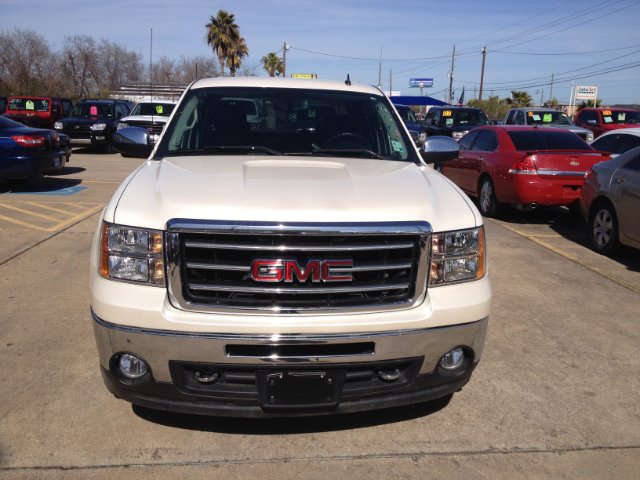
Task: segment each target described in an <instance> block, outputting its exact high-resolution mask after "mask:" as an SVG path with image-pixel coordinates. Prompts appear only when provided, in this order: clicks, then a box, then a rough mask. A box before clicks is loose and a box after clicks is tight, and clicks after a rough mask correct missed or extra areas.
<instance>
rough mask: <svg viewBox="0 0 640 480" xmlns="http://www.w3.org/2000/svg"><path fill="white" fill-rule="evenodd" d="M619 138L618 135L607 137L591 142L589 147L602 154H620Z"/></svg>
mask: <svg viewBox="0 0 640 480" xmlns="http://www.w3.org/2000/svg"><path fill="white" fill-rule="evenodd" d="M619 137H620V136H619V135H608V136H606V137H602V138H599V139H598V140H596V141H595V142H593V143H592V144H591V146H592V147H593V148H595V149H596V150H602V151H603V152H609V153H620V152H619V149H620V144H619V141H620V138H619Z"/></svg>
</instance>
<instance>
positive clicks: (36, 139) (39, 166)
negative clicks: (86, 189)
mask: <svg viewBox="0 0 640 480" xmlns="http://www.w3.org/2000/svg"><path fill="white" fill-rule="evenodd" d="M65 157H66V152H65V148H64V146H63V145H61V143H60V136H59V135H58V134H57V133H56V132H54V131H53V130H44V129H39V128H31V127H26V126H24V125H22V124H21V123H18V122H14V121H13V120H10V119H8V118H6V117H2V116H0V181H26V180H29V179H31V178H33V177H37V176H39V175H43V174H45V173H49V172H53V171H55V170H59V169H61V168H63V167H64V164H65V162H66V158H65Z"/></svg>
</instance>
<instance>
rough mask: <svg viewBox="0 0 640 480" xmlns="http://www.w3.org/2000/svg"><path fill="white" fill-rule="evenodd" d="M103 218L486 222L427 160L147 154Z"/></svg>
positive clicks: (440, 226)
mask: <svg viewBox="0 0 640 480" xmlns="http://www.w3.org/2000/svg"><path fill="white" fill-rule="evenodd" d="M456 205H457V206H456ZM451 212H459V213H456V215H452V214H451ZM104 218H105V220H107V221H112V222H115V223H119V224H123V225H134V226H140V227H146V228H156V229H164V228H166V225H167V222H168V221H169V220H171V219H175V218H182V219H192V220H228V221H265V222H307V223H309V222H334V223H335V222H351V223H353V222H389V221H420V220H423V221H424V220H426V221H428V222H429V223H431V225H432V227H433V229H434V231H444V230H455V229H459V228H463V227H467V228H468V227H470V226H473V225H479V224H480V223H481V217H480V216H479V214H478V213H477V210H476V209H475V207H473V205H472V204H471V202H470V200H469V199H468V197H466V196H465V195H464V194H462V193H461V192H460V190H459V189H457V188H456V187H454V186H453V184H452V183H451V182H450V181H449V180H448V179H446V178H444V177H443V176H442V175H440V174H439V173H438V172H436V171H434V170H433V169H432V168H431V167H428V166H419V165H415V164H413V163H406V162H394V161H384V160H368V159H344V158H341V159H333V158H323V159H309V158H304V157H302V158H301V157H298V158H296V157H257V156H255V157H245V156H190V157H172V158H165V159H164V160H161V161H154V160H148V161H147V162H145V163H144V164H143V165H141V166H140V168H139V169H138V170H137V171H135V172H134V173H132V174H131V175H130V176H129V178H128V179H126V180H125V182H124V183H123V185H122V186H121V187H120V188H119V189H118V191H116V193H115V195H114V198H113V200H112V202H111V203H110V204H109V205H108V206H107V208H106V209H105V217H104Z"/></svg>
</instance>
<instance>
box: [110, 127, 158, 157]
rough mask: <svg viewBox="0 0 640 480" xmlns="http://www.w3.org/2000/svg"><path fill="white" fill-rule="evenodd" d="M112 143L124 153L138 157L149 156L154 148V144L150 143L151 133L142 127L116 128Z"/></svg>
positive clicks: (117, 149) (118, 150)
mask: <svg viewBox="0 0 640 480" xmlns="http://www.w3.org/2000/svg"><path fill="white" fill-rule="evenodd" d="M111 145H113V148H114V149H115V150H116V151H117V152H120V153H122V154H123V155H128V156H130V157H138V158H147V157H148V156H149V155H150V154H151V151H152V150H153V144H150V143H149V134H148V133H147V131H146V130H145V129H144V128H140V127H125V128H122V129H120V130H116V131H115V132H114V133H113V137H112V138H111Z"/></svg>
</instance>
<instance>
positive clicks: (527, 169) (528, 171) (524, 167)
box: [509, 155, 538, 175]
mask: <svg viewBox="0 0 640 480" xmlns="http://www.w3.org/2000/svg"><path fill="white" fill-rule="evenodd" d="M509 173H516V174H520V175H536V174H537V173H538V171H537V170H536V162H535V160H534V159H533V158H532V157H530V156H528V155H527V156H526V157H523V158H521V159H520V160H518V161H517V162H515V163H514V164H513V165H511V168H510V169H509Z"/></svg>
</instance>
